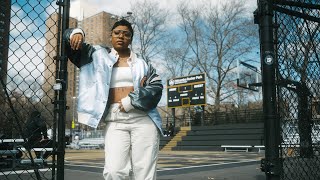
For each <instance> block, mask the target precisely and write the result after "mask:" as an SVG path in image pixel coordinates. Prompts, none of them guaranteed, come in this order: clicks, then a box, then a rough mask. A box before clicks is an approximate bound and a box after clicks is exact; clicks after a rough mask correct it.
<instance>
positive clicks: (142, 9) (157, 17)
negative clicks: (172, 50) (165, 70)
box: [131, 0, 169, 62]
mask: <svg viewBox="0 0 320 180" xmlns="http://www.w3.org/2000/svg"><path fill="white" fill-rule="evenodd" d="M131 9H132V13H133V16H132V22H133V24H134V28H135V33H136V34H135V37H136V38H135V40H136V42H135V43H134V44H135V45H136V47H135V48H136V49H137V51H138V54H139V55H140V56H141V57H142V58H143V59H144V60H145V61H146V62H150V61H151V60H152V59H153V58H155V57H157V56H158V55H159V54H161V51H162V49H161V48H162V47H163V46H162V44H163V42H164V39H165V37H166V36H167V35H166V21H167V18H168V14H169V13H168V11H167V10H165V9H161V8H160V7H159V4H158V3H157V2H154V1H148V0H143V1H139V2H136V3H134V4H133V5H132V7H131Z"/></svg>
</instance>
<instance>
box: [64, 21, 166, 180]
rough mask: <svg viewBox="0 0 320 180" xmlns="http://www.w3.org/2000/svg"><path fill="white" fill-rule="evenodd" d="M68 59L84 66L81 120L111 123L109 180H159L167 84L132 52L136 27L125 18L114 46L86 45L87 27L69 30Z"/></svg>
mask: <svg viewBox="0 0 320 180" xmlns="http://www.w3.org/2000/svg"><path fill="white" fill-rule="evenodd" d="M65 37H66V38H67V40H68V44H69V46H68V47H67V52H68V58H69V59H70V60H71V61H72V62H73V63H74V64H75V65H76V66H78V67H79V68H80V81H79V82H80V84H79V97H78V107H77V111H78V119H79V122H82V123H84V124H87V125H89V126H92V127H96V126H97V125H98V123H99V121H100V119H103V120H105V122H106V134H105V167H104V172H103V175H104V178H105V179H106V180H122V179H125V178H126V177H127V176H128V175H129V170H130V168H128V167H130V164H131V165H132V171H133V176H134V179H136V180H148V179H150V180H152V179H156V165H157V159H158V151H159V138H160V134H162V130H161V123H162V122H161V118H160V115H159V113H158V111H157V110H156V106H157V104H158V102H159V101H160V99H161V95H162V89H163V86H162V83H161V80H160V78H159V76H158V75H157V74H156V71H155V69H154V68H153V67H152V66H151V65H150V64H147V63H146V62H145V61H144V60H142V59H140V58H138V57H137V55H136V54H135V53H133V52H132V51H131V49H130V48H129V45H130V44H131V43H132V38H133V29H132V26H131V24H130V23H129V22H128V21H126V20H124V19H122V20H120V21H117V22H116V23H115V24H114V25H113V27H112V30H111V43H112V46H113V47H112V48H111V49H109V48H105V47H101V46H92V45H90V44H86V43H83V41H84V32H82V30H81V29H69V30H67V31H66V32H65Z"/></svg>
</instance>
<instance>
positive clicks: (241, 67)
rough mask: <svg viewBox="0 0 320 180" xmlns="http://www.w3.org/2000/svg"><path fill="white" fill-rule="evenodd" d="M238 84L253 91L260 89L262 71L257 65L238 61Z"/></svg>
mask: <svg viewBox="0 0 320 180" xmlns="http://www.w3.org/2000/svg"><path fill="white" fill-rule="evenodd" d="M237 70H238V78H237V86H238V87H241V88H245V89H249V90H252V91H258V90H259V88H258V85H259V82H260V73H259V70H258V68H257V67H255V66H253V65H250V64H248V63H245V62H242V61H239V62H238V68H237Z"/></svg>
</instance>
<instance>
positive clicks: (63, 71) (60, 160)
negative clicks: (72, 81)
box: [57, 0, 70, 180]
mask: <svg viewBox="0 0 320 180" xmlns="http://www.w3.org/2000/svg"><path fill="white" fill-rule="evenodd" d="M57 3H58V4H59V6H62V7H63V15H62V28H61V32H60V33H61V36H62V35H63V32H64V31H65V30H66V29H67V28H68V27H69V8H70V0H63V1H62V0H59V1H58V2H57ZM59 37H60V36H59ZM65 44H66V42H65V40H64V38H62V43H61V49H60V50H61V52H58V53H59V54H61V56H60V58H59V60H60V61H59V63H60V69H59V77H58V78H59V81H60V82H59V83H61V85H62V89H61V90H60V92H59V106H58V113H59V115H58V150H57V179H59V180H64V158H65V126H66V124H65V122H66V91H67V82H68V79H67V77H68V71H67V63H68V58H67V56H66V52H65V49H66V48H65Z"/></svg>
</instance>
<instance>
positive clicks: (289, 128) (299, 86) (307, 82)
mask: <svg viewBox="0 0 320 180" xmlns="http://www.w3.org/2000/svg"><path fill="white" fill-rule="evenodd" d="M277 3H278V4H277V7H276V8H275V10H276V11H275V16H274V25H275V26H274V30H275V37H274V38H275V45H276V46H275V48H276V50H275V51H276V59H277V61H276V62H277V64H276V72H277V75H276V80H277V82H278V86H277V97H278V98H277V103H276V104H277V109H278V113H279V118H280V129H281V133H280V138H281V139H280V142H281V143H280V146H279V147H280V158H281V160H282V162H281V163H282V170H281V171H280V177H281V179H292V180H296V179H299V180H303V179H309V180H311V179H312V180H317V179H320V155H319V153H320V111H319V110H320V108H319V107H320V59H319V58H320V23H319V21H320V11H319V3H320V1H318V0H316V1H315V0H303V1H292V2H291V4H286V3H283V4H282V3H281V1H279V2H277Z"/></svg>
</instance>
